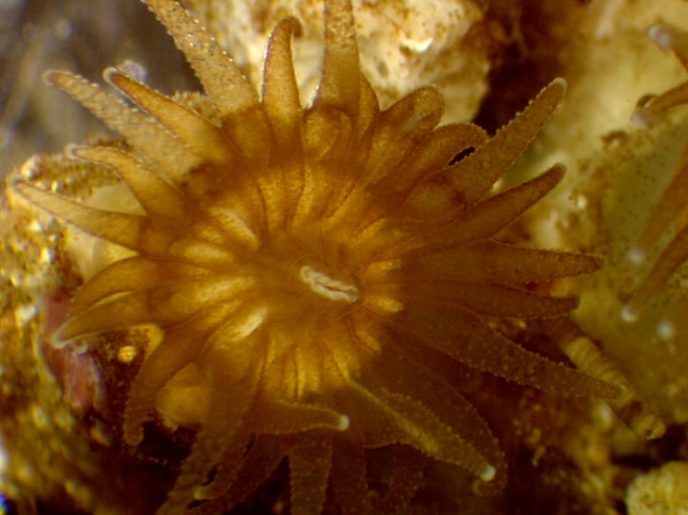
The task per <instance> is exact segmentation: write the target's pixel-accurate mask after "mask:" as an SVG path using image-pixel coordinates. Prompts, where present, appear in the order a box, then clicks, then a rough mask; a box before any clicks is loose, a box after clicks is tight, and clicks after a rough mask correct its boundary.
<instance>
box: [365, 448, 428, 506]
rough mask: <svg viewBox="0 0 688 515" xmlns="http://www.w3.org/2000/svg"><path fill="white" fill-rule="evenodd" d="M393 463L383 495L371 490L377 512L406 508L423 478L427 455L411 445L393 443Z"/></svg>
mask: <svg viewBox="0 0 688 515" xmlns="http://www.w3.org/2000/svg"><path fill="white" fill-rule="evenodd" d="M392 450H393V452H394V463H393V465H392V470H391V478H390V482H389V487H388V489H387V492H386V493H385V494H384V495H380V494H378V493H377V492H372V499H371V501H372V502H371V504H372V505H373V506H374V508H375V512H377V513H400V512H402V511H403V510H405V509H407V508H408V505H409V503H410V502H411V500H412V499H413V496H414V495H415V494H416V490H417V489H418V486H419V485H420V482H421V480H422V479H423V472H424V469H425V465H426V463H427V457H426V456H424V455H423V454H421V453H420V452H419V451H417V450H416V449H414V448H413V447H409V446H407V445H394V446H393V447H392Z"/></svg>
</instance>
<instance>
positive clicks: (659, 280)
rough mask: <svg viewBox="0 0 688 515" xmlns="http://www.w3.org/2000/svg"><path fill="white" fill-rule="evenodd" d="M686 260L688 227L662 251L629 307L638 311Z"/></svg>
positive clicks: (687, 258) (687, 256) (687, 254)
mask: <svg viewBox="0 0 688 515" xmlns="http://www.w3.org/2000/svg"><path fill="white" fill-rule="evenodd" d="M686 261H688V227H684V228H683V229H682V230H681V231H680V232H679V233H678V234H677V235H676V236H675V237H674V239H673V240H671V243H670V244H669V245H668V246H667V248H666V249H665V250H664V252H662V255H661V256H660V257H659V259H658V260H657V262H656V263H655V265H654V266H653V267H652V270H651V271H650V273H649V275H648V276H647V277H646V278H645V279H644V280H643V282H642V283H641V285H640V287H639V288H638V289H637V290H636V292H635V293H634V294H633V297H632V298H631V300H630V301H629V303H628V309H630V310H631V312H636V313H637V311H638V310H639V309H640V308H641V307H642V306H643V305H644V304H645V303H647V302H648V301H649V300H650V299H651V298H652V297H653V296H654V295H655V294H657V293H658V292H659V291H660V290H661V289H662V288H663V287H664V285H665V284H666V282H667V280H668V279H669V277H671V275H672V274H673V273H674V272H675V271H676V269H677V268H678V267H680V266H681V265H682V264H683V263H685V262H686Z"/></svg>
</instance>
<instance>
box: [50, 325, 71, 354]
mask: <svg viewBox="0 0 688 515" xmlns="http://www.w3.org/2000/svg"><path fill="white" fill-rule="evenodd" d="M49 343H50V346H51V347H53V348H55V349H64V348H65V347H66V346H67V344H68V343H69V339H67V338H65V337H64V335H63V334H62V327H60V328H59V329H58V330H57V331H55V332H54V333H53V334H52V336H51V337H50V340H49Z"/></svg>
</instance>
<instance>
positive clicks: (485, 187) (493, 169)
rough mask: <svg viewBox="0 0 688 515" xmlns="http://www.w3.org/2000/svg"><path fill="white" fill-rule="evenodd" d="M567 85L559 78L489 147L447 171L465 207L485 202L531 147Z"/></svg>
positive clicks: (492, 140) (491, 141)
mask: <svg viewBox="0 0 688 515" xmlns="http://www.w3.org/2000/svg"><path fill="white" fill-rule="evenodd" d="M565 91H566V82H565V81H564V80H563V79H556V80H554V81H553V82H551V83H550V84H549V85H548V86H547V87H545V88H544V89H543V90H542V91H541V92H540V94H539V95H538V96H537V97H535V99H534V100H533V101H532V102H531V103H530V104H529V105H528V107H526V108H525V109H524V110H523V112H521V113H519V114H517V115H516V116H515V117H514V119H513V120H511V122H509V124H508V125H506V126H505V127H503V128H502V129H500V130H499V132H497V134H495V136H494V137H493V138H491V139H490V140H489V141H488V142H487V143H486V144H485V145H483V146H482V147H480V148H478V149H477V150H476V151H475V152H473V153H472V154H471V155H469V156H468V157H466V158H464V159H462V160H461V161H459V162H458V163H457V164H456V165H454V166H452V167H451V168H449V169H448V170H447V172H446V173H447V174H448V175H449V177H450V178H451V180H452V183H453V185H454V188H455V191H456V194H457V195H459V196H460V198H461V202H462V204H463V205H465V206H472V205H474V204H475V203H476V202H478V201H479V200H480V199H482V198H483V197H484V196H485V195H486V194H487V193H488V192H489V191H490V189H491V188H492V185H493V184H494V183H495V182H496V181H497V179H499V178H500V177H501V176H502V175H503V174H504V173H505V172H506V171H507V170H509V168H511V166H512V165H513V164H514V162H515V161H516V159H518V157H519V156H520V155H521V154H522V153H523V152H524V150H525V149H526V148H527V147H528V146H529V145H530V143H531V142H532V141H533V139H534V138H535V136H536V135H537V133H538V132H539V131H540V129H541V128H542V126H543V125H544V124H545V122H546V121H547V120H548V119H549V117H550V116H551V115H552V113H553V112H554V109H555V108H556V107H557V106H558V105H559V102H561V99H562V97H563V96H564V92H565Z"/></svg>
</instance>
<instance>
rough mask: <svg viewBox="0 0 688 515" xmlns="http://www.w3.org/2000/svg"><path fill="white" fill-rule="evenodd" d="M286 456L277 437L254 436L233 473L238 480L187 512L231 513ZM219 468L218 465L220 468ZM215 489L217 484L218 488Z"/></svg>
mask: <svg viewBox="0 0 688 515" xmlns="http://www.w3.org/2000/svg"><path fill="white" fill-rule="evenodd" d="M285 456H286V450H285V445H284V443H283V442H281V441H280V440H279V439H278V437H273V436H264V435H261V436H258V437H257V438H256V441H255V442H254V443H253V445H252V446H251V448H250V449H249V451H248V452H247V454H246V456H245V457H244V459H243V461H242V463H241V468H240V469H239V472H238V473H237V477H240V478H241V480H240V481H234V482H233V483H231V484H229V483H226V482H225V483H224V487H225V488H226V489H227V492H226V493H225V494H223V495H222V496H221V497H218V498H215V499H212V500H210V501H207V502H205V503H203V504H201V505H200V506H199V507H198V508H195V509H192V510H190V513H195V514H204V515H216V514H217V513H224V512H226V511H228V510H231V509H232V508H233V507H234V506H236V505H237V504H239V503H240V502H241V501H243V500H244V499H245V498H246V497H247V496H248V495H249V494H251V493H253V492H255V491H256V489H257V488H258V487H259V486H260V485H261V484H262V483H263V482H264V481H266V480H267V479H268V477H269V476H270V474H272V473H273V472H274V471H275V469H276V468H277V467H278V466H279V464H280V462H281V461H282V459H283V458H284V457H285ZM220 469H222V466H220ZM221 475H222V471H221V470H220V471H218V478H217V479H218V480H220V481H221V480H222V477H219V476H221ZM217 482H219V481H217V480H216V481H214V483H217ZM218 487H219V485H218Z"/></svg>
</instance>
